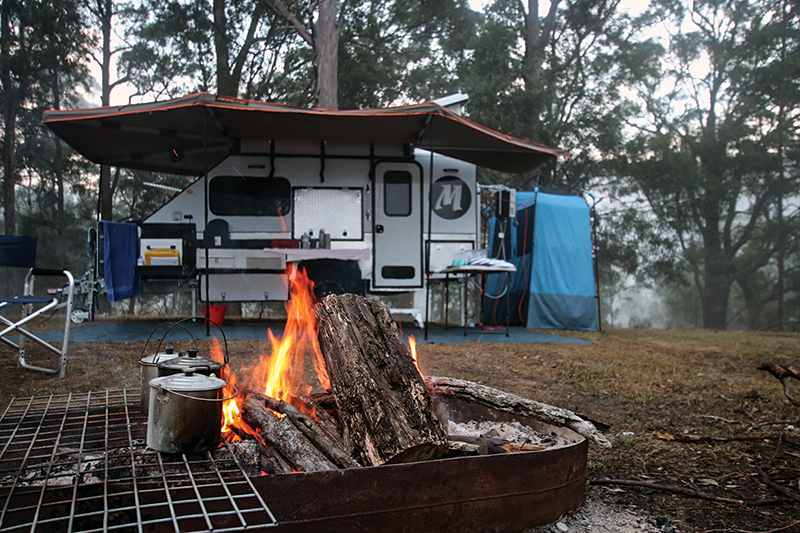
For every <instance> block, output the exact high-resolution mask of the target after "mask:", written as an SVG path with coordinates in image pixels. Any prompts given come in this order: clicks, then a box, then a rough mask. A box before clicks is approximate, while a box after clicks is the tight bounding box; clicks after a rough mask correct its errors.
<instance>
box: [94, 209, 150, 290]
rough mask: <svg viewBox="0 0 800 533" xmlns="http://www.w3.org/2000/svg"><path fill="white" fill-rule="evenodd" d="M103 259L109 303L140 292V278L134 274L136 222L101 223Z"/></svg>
mask: <svg viewBox="0 0 800 533" xmlns="http://www.w3.org/2000/svg"><path fill="white" fill-rule="evenodd" d="M101 224H102V226H103V262H104V265H105V269H104V275H105V278H106V292H107V293H108V301H109V302H117V301H119V300H124V299H126V298H130V297H131V296H136V295H137V294H141V292H142V279H141V277H140V276H139V275H137V274H136V272H135V269H136V260H137V259H139V232H138V230H137V227H136V224H133V223H125V224H123V223H120V222H107V221H103V222H101Z"/></svg>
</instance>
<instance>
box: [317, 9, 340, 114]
mask: <svg viewBox="0 0 800 533" xmlns="http://www.w3.org/2000/svg"><path fill="white" fill-rule="evenodd" d="M338 12H339V9H338V5H337V0H321V2H320V3H319V22H318V23H317V30H318V32H317V38H316V49H315V50H314V52H315V54H316V56H317V57H316V63H317V90H318V91H319V92H318V95H317V106H318V107H322V108H325V109H338V107H339V96H338V86H339V83H338V82H339V21H338Z"/></svg>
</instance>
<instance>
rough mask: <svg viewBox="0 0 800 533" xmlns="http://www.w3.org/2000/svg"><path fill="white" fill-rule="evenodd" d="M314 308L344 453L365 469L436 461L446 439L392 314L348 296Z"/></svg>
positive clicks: (377, 304) (374, 303) (329, 299)
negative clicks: (391, 464)
mask: <svg viewBox="0 0 800 533" xmlns="http://www.w3.org/2000/svg"><path fill="white" fill-rule="evenodd" d="M316 310H317V315H318V317H319V344H320V350H321V351H322V355H323V357H324V358H325V364H326V367H327V370H328V377H329V379H330V383H331V388H332V389H333V395H334V398H335V400H336V405H337V407H338V412H339V418H340V420H341V422H342V426H343V427H344V440H345V447H346V448H347V449H349V450H352V453H353V456H354V457H358V458H360V461H359V462H360V463H361V464H362V465H364V466H377V465H381V464H385V463H399V462H409V461H422V460H428V459H436V458H438V457H441V456H442V455H443V454H444V453H445V451H446V450H447V436H446V435H445V432H444V430H443V429H442V425H441V423H440V422H439V419H438V418H437V417H436V415H435V413H434V408H433V400H432V399H431V396H430V393H429V392H428V388H427V387H426V386H425V382H424V381H423V379H422V376H421V375H420V373H419V370H417V367H416V365H415V364H414V361H413V359H412V358H411V354H410V351H409V349H408V346H407V345H405V344H403V343H402V342H401V341H400V338H399V335H398V330H397V324H396V323H395V322H394V321H393V320H392V317H391V314H390V313H389V309H388V308H387V307H386V306H385V305H384V304H382V303H381V302H378V301H377V300H373V299H368V298H363V297H361V296H357V295H354V294H345V295H341V296H339V295H330V296H327V297H325V298H324V299H323V300H322V301H321V302H320V303H319V304H317V307H316Z"/></svg>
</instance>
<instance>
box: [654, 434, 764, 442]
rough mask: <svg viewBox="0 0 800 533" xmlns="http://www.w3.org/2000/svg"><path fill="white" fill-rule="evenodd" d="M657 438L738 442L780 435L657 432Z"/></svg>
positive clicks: (682, 440) (679, 440) (685, 440)
mask: <svg viewBox="0 0 800 533" xmlns="http://www.w3.org/2000/svg"><path fill="white" fill-rule="evenodd" d="M656 438H657V439H660V440H667V441H675V442H738V441H748V440H774V439H777V438H779V437H778V436H777V435H733V436H730V437H715V436H712V435H680V434H678V435H673V434H672V433H660V432H657V433H656Z"/></svg>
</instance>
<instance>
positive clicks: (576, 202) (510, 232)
mask: <svg viewBox="0 0 800 533" xmlns="http://www.w3.org/2000/svg"><path fill="white" fill-rule="evenodd" d="M550 191H551V189H548V192H543V191H542V190H539V189H537V190H536V191H534V192H518V193H517V213H516V214H517V216H516V223H514V219H509V218H505V219H498V218H496V217H495V218H492V219H491V220H490V227H489V235H490V239H491V240H490V243H489V256H490V257H496V258H499V259H505V260H507V261H509V262H511V263H513V264H514V265H515V266H516V267H517V271H516V272H515V273H513V274H510V276H511V279H510V280H506V279H505V278H504V276H507V275H509V274H493V275H491V276H489V277H488V279H487V282H486V290H485V293H484V306H483V309H484V315H483V322H484V324H488V325H502V324H505V319H506V316H505V315H506V304H507V302H506V299H507V298H510V302H508V303H509V304H510V322H511V324H515V325H524V326H525V327H527V328H553V329H576V330H592V331H596V330H597V329H598V324H599V323H598V318H597V299H596V291H595V279H594V264H593V259H592V230H591V220H590V213H591V208H590V207H589V206H588V205H586V202H584V200H583V198H581V197H579V196H569V195H565V194H558V193H560V191H559V190H558V189H552V191H553V192H555V193H556V194H553V193H551V192H550ZM507 282H508V283H507ZM506 283H507V285H506Z"/></svg>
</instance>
